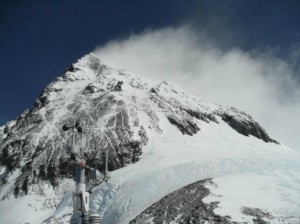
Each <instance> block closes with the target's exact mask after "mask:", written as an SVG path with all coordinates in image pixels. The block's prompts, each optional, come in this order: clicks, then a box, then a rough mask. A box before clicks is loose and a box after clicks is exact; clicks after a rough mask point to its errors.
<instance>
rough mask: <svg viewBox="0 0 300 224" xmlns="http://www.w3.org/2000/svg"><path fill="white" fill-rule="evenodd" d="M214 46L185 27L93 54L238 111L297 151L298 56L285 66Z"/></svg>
mask: <svg viewBox="0 0 300 224" xmlns="http://www.w3.org/2000/svg"><path fill="white" fill-rule="evenodd" d="M217 38H222V37H217ZM215 40H216V39H215ZM214 43H216V41H214V40H213V39H212V38H207V37H205V35H203V34H201V33H199V32H197V31H195V30H192V29H191V28H190V27H179V28H164V29H159V30H146V31H144V32H143V33H141V34H138V35H131V36H130V37H128V38H127V39H123V40H115V41H111V42H109V43H107V44H106V45H104V46H99V47H97V48H96V49H95V53H96V54H97V55H98V56H100V57H101V59H102V60H103V62H104V63H106V64H108V65H110V66H113V67H116V68H121V69H125V70H128V71H131V72H134V73H137V74H141V75H143V76H148V77H151V78H153V79H159V80H169V81H172V82H174V83H176V84H178V85H180V86H181V87H182V88H183V89H186V90H188V91H190V92H192V93H193V94H195V95H197V96H200V97H202V98H204V99H207V100H210V101H214V102H216V103H219V104H223V105H227V106H233V107H237V108H239V109H241V110H244V111H245V112H248V113H250V114H251V115H252V116H253V117H254V118H255V119H256V120H257V121H259V122H260V123H261V125H262V126H263V127H265V128H266V130H267V131H268V132H269V134H270V135H271V136H272V137H274V138H275V139H277V140H279V141H280V142H282V143H283V144H286V145H288V146H290V147H292V148H294V149H296V150H299V151H300V139H299V136H300V126H299V124H300V116H299V114H300V88H299V83H298V82H297V80H296V78H295V77H296V76H297V75H300V74H299V70H298V71H297V70H296V69H295V67H297V66H294V60H295V57H296V56H299V55H298V54H293V55H294V56H293V57H291V60H286V61H285V60H282V59H279V58H276V57H275V56H274V55H272V50H268V51H267V52H266V51H264V52H262V51H260V50H252V51H248V52H245V51H243V50H241V49H238V48H232V49H227V50H222V49H220V48H219V47H217V45H216V44H214ZM295 52H298V51H295ZM297 72H298V74H297Z"/></svg>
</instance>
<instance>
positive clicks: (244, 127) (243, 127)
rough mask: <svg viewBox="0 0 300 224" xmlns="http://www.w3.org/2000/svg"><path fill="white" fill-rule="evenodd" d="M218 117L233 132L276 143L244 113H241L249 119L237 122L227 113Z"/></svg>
mask: <svg viewBox="0 0 300 224" xmlns="http://www.w3.org/2000/svg"><path fill="white" fill-rule="evenodd" d="M240 113H243V112H240ZM219 115H220V116H221V117H222V119H223V121H225V122H226V123H227V124H228V125H229V126H230V127H232V128H233V129H234V130H236V131H237V132H238V133H240V134H242V135H245V136H249V135H252V136H254V137H257V138H259V139H262V140H263V141H265V142H273V143H278V142H277V141H275V140H274V139H272V138H270V137H269V135H268V134H267V133H266V132H265V130H264V129H263V128H262V127H261V126H260V125H259V124H258V123H257V122H255V121H254V120H253V119H252V118H251V117H250V116H249V115H246V114H245V113H243V115H244V116H248V117H249V118H250V119H249V120H238V119H236V117H234V116H233V115H229V114H227V113H220V114H219Z"/></svg>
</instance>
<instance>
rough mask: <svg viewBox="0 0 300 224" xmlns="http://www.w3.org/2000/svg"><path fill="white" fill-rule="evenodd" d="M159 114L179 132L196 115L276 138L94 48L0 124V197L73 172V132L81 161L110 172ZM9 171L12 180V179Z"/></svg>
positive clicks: (142, 141)
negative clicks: (109, 60) (111, 61)
mask: <svg viewBox="0 0 300 224" xmlns="http://www.w3.org/2000/svg"><path fill="white" fill-rule="evenodd" d="M158 113H163V114H164V115H165V116H166V117H167V119H168V120H169V122H170V123H171V124H173V125H175V126H176V127H177V128H178V130H179V131H180V132H181V133H182V134H184V135H194V134H196V133H198V132H199V131H200V127H199V125H198V123H197V122H198V121H199V120H201V121H205V122H215V123H218V118H221V119H223V121H225V122H226V123H228V125H230V126H231V127H232V128H233V129H235V130H236V131H238V132H239V133H241V134H243V135H246V136H249V135H253V136H255V137H257V138H260V139H262V140H263V141H265V142H275V141H274V140H273V139H271V138H270V137H269V136H268V135H267V133H266V132H265V131H264V130H263V129H262V128H261V127H260V126H259V125H258V123H256V122H255V121H254V120H253V119H252V118H251V117H250V116H249V115H247V114H245V113H243V112H240V111H238V110H237V109H234V108H227V107H222V106H219V105H216V104H212V103H208V102H206V101H203V100H200V99H197V98H195V97H194V96H192V95H190V94H187V93H185V92H184V91H183V90H181V89H180V88H179V87H177V86H175V85H174V84H172V83H169V82H162V83H159V82H156V81H152V80H150V79H145V78H141V77H139V76H137V75H133V74H131V73H127V72H124V71H122V70H116V69H112V68H110V67H108V66H106V65H103V64H102V63H101V61H100V60H99V59H98V58H97V57H96V56H95V55H93V54H89V55H86V56H85V57H83V58H82V59H80V60H79V61H78V62H77V63H75V64H72V65H71V66H70V67H69V68H68V69H67V70H66V71H65V73H64V75H63V76H61V77H58V78H57V79H56V80H55V81H54V82H52V83H50V84H49V85H48V86H47V87H46V88H45V89H44V90H43V91H42V93H41V94H40V96H39V97H38V98H37V100H36V101H35V102H34V106H33V108H32V109H30V110H26V111H25V112H24V113H23V114H22V115H21V116H20V117H18V118H17V119H16V120H14V121H11V122H9V123H8V124H6V125H5V126H4V127H2V128H1V130H0V140H1V142H0V165H1V166H2V167H4V168H5V172H3V174H1V183H0V184H1V185H0V197H1V198H2V199H3V198H5V197H8V196H10V195H12V194H14V195H15V196H16V197H17V196H22V195H25V194H28V193H30V192H31V189H32V186H33V185H35V184H38V183H40V181H45V182H48V183H50V184H51V185H52V186H53V187H55V186H57V185H58V184H59V180H60V179H62V178H70V177H72V175H73V170H74V164H72V163H70V155H71V149H70V147H71V145H72V136H73V132H72V130H69V131H64V130H63V126H68V127H71V126H74V125H75V123H76V122H77V123H78V124H79V126H80V127H81V128H82V130H83V132H82V133H79V132H77V131H75V132H74V135H75V142H74V145H75V146H76V149H75V151H78V152H80V154H81V155H82V156H83V157H84V158H85V159H86V160H87V162H88V164H90V165H91V166H92V167H95V168H97V169H99V170H103V167H104V158H103V152H104V151H106V150H107V151H108V152H109V161H108V165H109V170H115V169H119V168H121V167H124V166H127V165H128V164H131V163H134V162H137V161H138V160H139V157H140V155H141V154H142V153H143V150H142V149H143V146H145V145H146V144H147V142H148V131H149V130H154V131H155V132H156V133H160V134H162V133H163V127H160V122H159V118H158V117H159V116H158ZM12 176H13V178H12Z"/></svg>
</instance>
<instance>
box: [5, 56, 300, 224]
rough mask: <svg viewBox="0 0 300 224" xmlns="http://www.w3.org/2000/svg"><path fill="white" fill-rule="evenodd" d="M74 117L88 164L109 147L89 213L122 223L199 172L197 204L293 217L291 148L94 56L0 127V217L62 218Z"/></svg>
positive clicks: (243, 217)
mask: <svg viewBox="0 0 300 224" xmlns="http://www.w3.org/2000/svg"><path fill="white" fill-rule="evenodd" d="M75 121H80V125H81V126H82V127H83V130H84V134H83V135H79V134H78V135H76V139H77V141H76V142H75V143H76V145H77V146H78V151H80V152H81V153H82V154H83V155H84V156H85V157H86V158H87V160H88V162H89V163H91V164H92V165H93V166H95V167H97V168H99V169H101V168H103V158H102V152H103V151H104V150H106V149H108V150H109V152H110V156H109V165H110V169H113V170H114V171H113V172H112V178H111V179H110V181H109V184H110V185H111V189H110V188H109V187H107V186H106V185H101V186H99V187H97V188H95V189H94V190H93V194H92V195H91V210H92V212H93V213H99V214H101V215H102V216H103V219H102V222H103V223H104V224H105V223H106V224H112V223H129V222H130V221H131V220H133V219H134V218H135V217H136V216H138V215H139V214H140V213H141V212H142V211H144V210H145V209H146V208H148V207H149V206H150V205H152V204H153V203H155V202H157V201H158V200H159V199H161V198H162V197H164V196H166V195H168V194H170V193H171V192H173V191H175V190H178V189H179V188H182V187H184V186H185V185H188V184H190V183H193V182H195V181H199V180H202V179H206V178H213V180H212V181H213V183H215V184H213V185H207V187H208V188H209V189H210V190H211V192H212V194H211V195H210V196H208V197H206V198H205V199H204V201H206V202H207V203H210V202H212V201H219V202H220V203H219V208H216V209H215V213H217V214H220V215H223V216H225V215H228V216H231V219H230V220H231V221H239V222H240V221H247V222H248V223H253V217H252V216H250V215H249V214H248V213H246V212H245V209H243V208H248V207H250V208H258V209H263V210H265V211H268V212H269V213H270V214H271V215H272V217H271V216H270V217H269V218H268V217H263V218H264V219H266V220H267V219H268V220H267V221H270V222H271V223H277V222H278V220H279V219H280V220H283V221H282V223H292V222H294V223H300V221H299V215H298V214H300V205H299V203H298V202H297V200H296V199H297V198H300V197H299V196H300V195H299V194H300V191H299V187H298V186H299V181H298V180H299V175H298V174H299V171H300V160H299V159H300V156H299V154H298V153H296V152H295V151H293V150H291V149H289V148H287V147H285V146H283V145H281V144H278V143H277V142H276V141H274V140H273V139H272V138H270V137H269V136H268V135H267V133H266V132H265V131H264V130H263V129H262V128H261V127H260V126H259V124H257V123H256V122H255V121H254V120H253V119H252V118H251V116H249V115H247V114H245V113H243V112H241V111H239V110H237V109H235V108H227V107H223V106H220V105H216V104H213V103H209V102H206V101H204V100H202V99H199V98H196V97H195V96H193V95H191V94H189V93H186V92H184V91H183V90H181V89H180V88H179V87H178V86H176V85H175V84H172V83H169V82H162V83H160V82H156V81H153V80H150V79H146V78H142V77H140V76H138V75H135V74H131V73H129V72H125V71H120V70H115V69H112V68H109V67H108V66H106V65H103V64H101V61H100V60H99V59H98V58H97V57H96V56H95V55H93V54H89V55H87V56H85V57H83V58H82V59H80V60H79V61H78V62H77V63H75V64H73V65H72V66H71V67H70V68H69V69H68V70H67V71H66V73H65V74H64V76H62V77H59V78H57V79H56V80H55V81H54V82H53V83H50V84H49V86H47V87H46V89H45V90H44V91H43V93H42V94H41V95H40V97H39V98H38V99H37V100H36V102H35V104H34V108H33V109H31V110H29V111H26V112H24V113H23V114H22V115H21V116H20V117H19V118H18V119H17V120H16V121H11V122H10V123H8V124H7V125H6V126H5V127H3V128H2V129H1V130H3V131H1V132H0V140H1V141H0V165H1V167H2V168H1V172H0V180H1V184H0V196H1V198H2V199H3V200H2V201H0V215H1V217H4V218H1V219H0V223H25V222H28V223H41V222H42V220H43V221H45V223H68V221H69V219H70V215H71V212H72V202H71V193H70V192H71V191H72V180H71V179H70V175H71V173H72V170H73V168H74V167H72V166H69V165H68V164H69V161H70V158H69V156H70V152H69V151H68V145H69V144H70V141H71V137H72V135H71V134H70V133H65V132H63V130H62V126H63V125H72V124H73V123H74V122H75ZM73 187H74V186H73ZM14 196H15V197H17V198H16V199H15V198H14ZM14 211H19V212H18V216H16V215H15V212H14ZM20 211H22V212H20ZM149 223H151V222H150V221H149ZM175 223H176V222H175Z"/></svg>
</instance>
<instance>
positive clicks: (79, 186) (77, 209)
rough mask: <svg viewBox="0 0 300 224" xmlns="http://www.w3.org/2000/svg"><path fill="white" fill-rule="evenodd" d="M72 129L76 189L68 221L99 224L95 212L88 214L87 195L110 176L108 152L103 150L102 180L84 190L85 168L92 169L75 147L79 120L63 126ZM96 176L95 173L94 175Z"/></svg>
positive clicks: (98, 217) (76, 223)
mask: <svg viewBox="0 0 300 224" xmlns="http://www.w3.org/2000/svg"><path fill="white" fill-rule="evenodd" d="M70 129H72V149H71V153H72V156H75V158H74V159H75V162H76V163H77V164H76V165H77V166H76V178H75V179H76V191H74V192H73V215H72V217H71V220H70V223H72V224H100V223H101V218H100V216H98V215H97V214H93V215H91V216H89V197H90V193H91V190H92V188H94V187H95V186H98V185H100V184H101V183H102V182H103V181H105V182H107V180H108V179H109V178H110V173H109V172H108V168H107V161H108V153H107V151H106V152H105V172H104V177H103V180H102V181H100V183H98V184H96V185H94V186H93V187H92V188H91V189H90V190H89V191H86V183H85V170H86V169H88V170H93V171H96V170H95V169H92V168H90V167H88V166H87V164H86V161H85V160H84V159H83V158H81V156H80V152H79V150H78V149H76V148H75V133H76V132H78V133H82V128H81V127H80V126H79V122H76V123H75V125H74V126H70V127H69V126H66V125H64V126H63V130H64V131H68V130H70ZM95 178H96V175H95Z"/></svg>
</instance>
